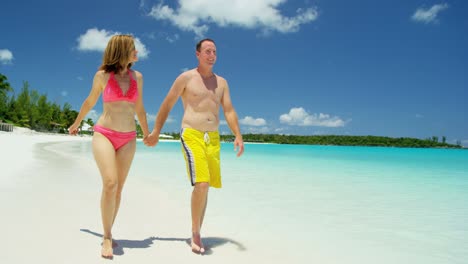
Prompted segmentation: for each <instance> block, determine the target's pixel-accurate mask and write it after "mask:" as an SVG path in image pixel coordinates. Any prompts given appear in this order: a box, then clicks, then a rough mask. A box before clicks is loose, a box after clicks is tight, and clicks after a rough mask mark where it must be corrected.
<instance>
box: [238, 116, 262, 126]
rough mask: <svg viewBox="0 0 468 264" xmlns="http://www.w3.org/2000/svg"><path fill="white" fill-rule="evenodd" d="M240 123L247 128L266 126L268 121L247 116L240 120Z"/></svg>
mask: <svg viewBox="0 0 468 264" xmlns="http://www.w3.org/2000/svg"><path fill="white" fill-rule="evenodd" d="M239 123H241V124H242V125H246V126H264V125H266V121H265V119H263V118H253V117H251V116H246V117H244V118H243V119H241V120H239Z"/></svg>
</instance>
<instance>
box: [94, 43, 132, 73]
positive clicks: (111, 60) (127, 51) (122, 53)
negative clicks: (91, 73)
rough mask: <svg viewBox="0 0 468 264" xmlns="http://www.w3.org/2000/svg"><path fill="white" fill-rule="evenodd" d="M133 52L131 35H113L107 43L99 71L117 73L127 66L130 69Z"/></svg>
mask: <svg viewBox="0 0 468 264" xmlns="http://www.w3.org/2000/svg"><path fill="white" fill-rule="evenodd" d="M134 50H135V41H134V38H133V36H132V35H114V36H112V38H111V39H110V40H109V43H107V47H106V50H105V51H104V55H103V57H102V64H101V66H100V67H99V70H104V71H105V72H114V73H119V72H120V71H121V70H122V69H124V68H125V66H127V68H128V69H130V67H132V64H133V63H132V62H130V60H131V56H132V54H133V51H134Z"/></svg>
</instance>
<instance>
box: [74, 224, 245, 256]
mask: <svg viewBox="0 0 468 264" xmlns="http://www.w3.org/2000/svg"><path fill="white" fill-rule="evenodd" d="M80 231H81V232H85V233H88V234H91V235H94V236H96V237H99V238H102V234H99V233H96V232H93V231H91V230H89V229H80ZM155 240H158V241H168V242H185V243H186V244H187V245H188V246H189V247H191V245H190V242H191V238H171V237H155V236H152V237H148V238H146V239H143V240H127V239H115V240H114V242H115V243H117V246H116V247H115V248H114V255H116V256H121V255H123V254H125V252H124V248H149V247H151V246H152V245H153V241H155ZM202 241H203V244H204V246H205V253H204V255H211V254H213V250H212V249H213V248H216V247H219V246H222V245H225V244H232V245H235V246H236V247H237V250H238V251H245V250H246V248H245V247H244V246H243V245H242V244H241V243H239V242H237V241H235V240H232V239H229V238H224V237H204V238H203V239H202Z"/></svg>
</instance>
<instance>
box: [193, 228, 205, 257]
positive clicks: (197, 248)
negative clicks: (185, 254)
mask: <svg viewBox="0 0 468 264" xmlns="http://www.w3.org/2000/svg"><path fill="white" fill-rule="evenodd" d="M192 252H193V253H196V254H203V253H205V248H204V247H203V243H202V240H201V237H200V233H192Z"/></svg>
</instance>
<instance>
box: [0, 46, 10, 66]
mask: <svg viewBox="0 0 468 264" xmlns="http://www.w3.org/2000/svg"><path fill="white" fill-rule="evenodd" d="M12 60H13V53H12V52H11V51H10V50H7V49H0V63H2V64H9V63H11V61H12Z"/></svg>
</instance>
